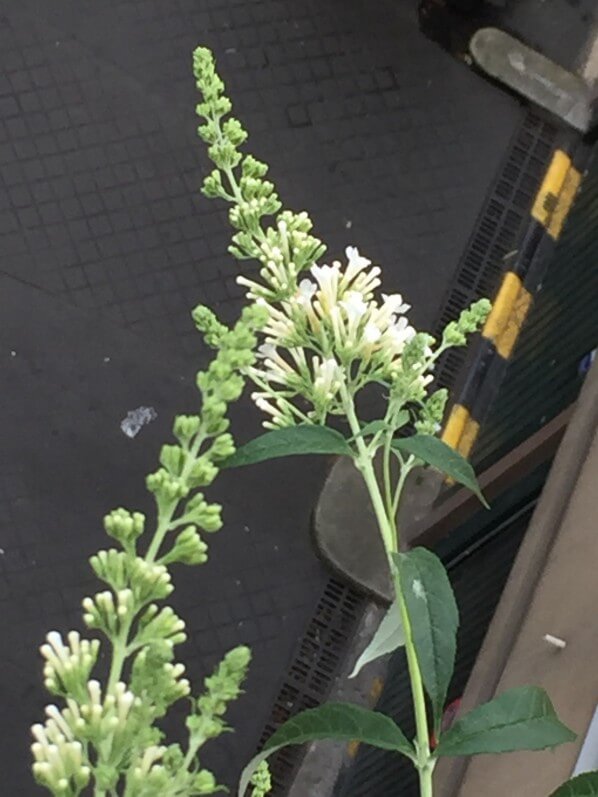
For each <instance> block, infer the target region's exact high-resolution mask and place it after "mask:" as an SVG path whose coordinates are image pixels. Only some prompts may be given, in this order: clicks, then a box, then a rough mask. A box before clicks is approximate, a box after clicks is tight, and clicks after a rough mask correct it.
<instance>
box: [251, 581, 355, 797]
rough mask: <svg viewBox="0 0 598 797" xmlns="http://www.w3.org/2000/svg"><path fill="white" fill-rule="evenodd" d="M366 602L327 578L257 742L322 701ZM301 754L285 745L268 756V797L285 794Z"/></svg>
mask: <svg viewBox="0 0 598 797" xmlns="http://www.w3.org/2000/svg"><path fill="white" fill-rule="evenodd" d="M367 603H368V601H367V599H366V598H365V596H364V595H362V594H360V593H359V592H357V591H356V590H355V589H353V588H352V587H350V586H349V585H348V584H344V583H343V582H342V581H339V580H337V579H335V578H331V579H330V580H329V581H328V583H327V584H326V586H325V588H324V590H323V592H322V595H321V597H320V600H319V601H318V605H317V607H316V610H315V612H314V615H313V617H312V618H311V620H310V622H309V625H308V626H307V629H306V632H305V634H304V636H303V638H302V639H301V641H300V643H299V646H298V648H297V651H296V653H295V657H294V659H293V661H292V663H291V666H290V668H289V670H288V672H287V673H286V675H285V679H284V683H283V684H282V686H281V688H280V691H279V693H278V696H277V698H276V700H275V702H274V706H273V709H272V715H271V717H270V720H269V722H268V724H267V726H266V727H265V729H264V732H263V734H262V738H261V740H260V746H261V745H263V743H264V742H265V741H266V740H267V739H268V738H269V737H270V736H271V735H272V734H273V733H274V731H275V730H276V728H278V727H279V726H280V725H281V724H282V723H283V722H286V721H287V720H288V719H290V718H291V717H293V716H295V715H296V714H298V713H299V712H301V711H303V710H304V709H306V708H314V707H315V706H318V705H320V704H321V703H323V702H324V700H325V699H326V697H327V696H328V693H329V691H330V688H331V686H332V684H333V681H334V678H335V677H336V675H337V673H338V670H339V667H340V666H341V665H342V664H343V662H344V660H345V656H346V652H347V646H348V643H349V642H350V640H351V639H352V637H353V636H354V634H355V631H356V630H357V625H358V623H359V621H360V620H361V617H362V615H363V612H364V610H365V608H366V605H367ZM303 753H304V751H303V750H302V749H301V748H300V747H297V746H294V747H286V748H282V749H281V750H279V751H278V752H277V753H275V754H274V755H273V756H272V757H271V758H270V759H269V763H270V771H271V773H272V785H273V789H272V795H273V797H282V795H285V794H286V793H287V791H288V789H289V788H290V786H291V783H292V782H293V776H294V774H295V771H296V769H297V767H298V766H299V764H300V763H301V759H302V757H303Z"/></svg>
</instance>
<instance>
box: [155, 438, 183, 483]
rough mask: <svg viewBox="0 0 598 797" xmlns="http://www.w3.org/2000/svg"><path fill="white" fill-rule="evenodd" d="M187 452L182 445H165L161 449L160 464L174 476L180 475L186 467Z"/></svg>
mask: <svg viewBox="0 0 598 797" xmlns="http://www.w3.org/2000/svg"><path fill="white" fill-rule="evenodd" d="M186 459H187V454H186V452H185V451H183V449H182V448H181V447H180V446H173V445H163V446H162V449H161V451H160V464H161V465H163V466H164V467H165V468H166V470H167V471H168V472H169V473H170V474H171V475H172V476H180V475H181V473H182V472H183V468H184V467H185V462H186Z"/></svg>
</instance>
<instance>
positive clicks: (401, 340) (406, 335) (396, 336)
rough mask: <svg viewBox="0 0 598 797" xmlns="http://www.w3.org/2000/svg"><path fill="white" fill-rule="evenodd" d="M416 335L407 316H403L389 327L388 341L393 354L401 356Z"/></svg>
mask: <svg viewBox="0 0 598 797" xmlns="http://www.w3.org/2000/svg"><path fill="white" fill-rule="evenodd" d="M414 335H415V330H414V329H413V327H411V326H409V322H408V321H407V319H406V318H405V316H401V318H399V320H398V321H397V322H396V323H394V324H392V325H391V326H389V327H388V330H387V332H386V336H385V337H386V341H385V342H387V343H388V345H389V347H390V348H391V350H392V352H393V354H395V355H397V354H401V353H402V352H403V349H404V348H405V344H406V343H408V342H409V341H410V340H411V338H412V337H413V336H414Z"/></svg>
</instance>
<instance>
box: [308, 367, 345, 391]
mask: <svg viewBox="0 0 598 797" xmlns="http://www.w3.org/2000/svg"><path fill="white" fill-rule="evenodd" d="M313 371H314V391H315V393H317V394H318V395H319V396H320V397H321V398H323V399H328V400H330V399H332V398H333V397H334V395H335V394H336V393H337V391H338V389H339V387H340V386H341V384H342V382H343V378H344V372H343V369H342V368H341V366H340V365H339V364H338V363H337V361H336V360H335V359H334V358H333V357H329V358H328V359H326V360H322V361H321V362H320V360H319V359H318V357H314V358H313Z"/></svg>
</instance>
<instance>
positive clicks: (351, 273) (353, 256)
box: [343, 246, 372, 283]
mask: <svg viewBox="0 0 598 797" xmlns="http://www.w3.org/2000/svg"><path fill="white" fill-rule="evenodd" d="M345 254H346V256H347V268H346V269H345V273H344V275H343V281H346V282H347V283H349V282H352V281H353V280H354V279H355V277H356V276H357V275H358V274H359V272H360V271H363V270H364V269H366V268H367V267H368V266H371V265H372V261H371V260H368V259H367V257H362V256H361V255H360V254H359V250H358V249H357V247H356V246H348V247H347V248H346V249H345Z"/></svg>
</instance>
